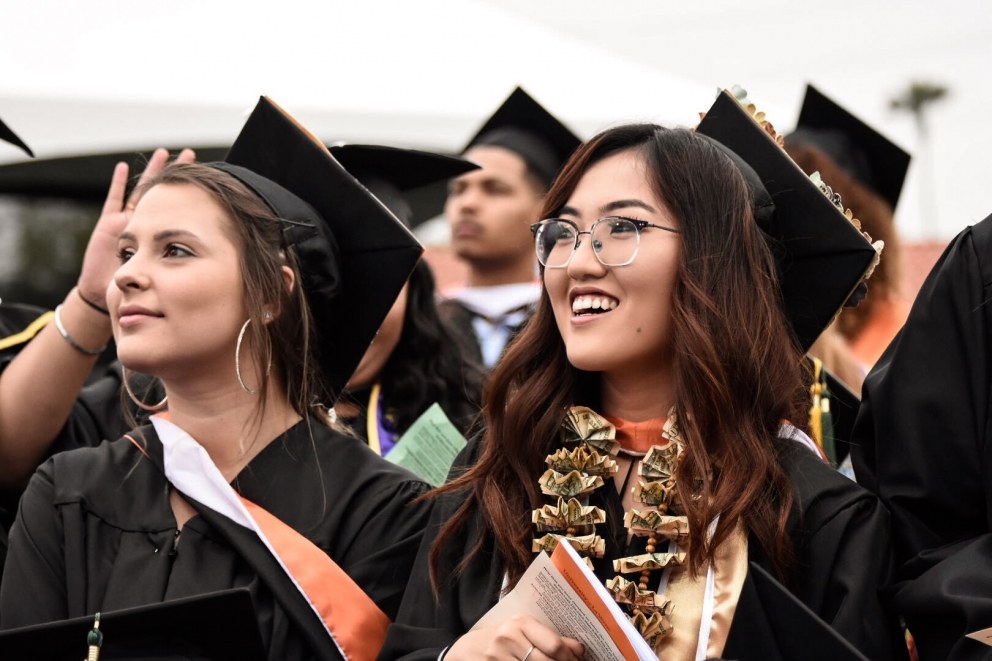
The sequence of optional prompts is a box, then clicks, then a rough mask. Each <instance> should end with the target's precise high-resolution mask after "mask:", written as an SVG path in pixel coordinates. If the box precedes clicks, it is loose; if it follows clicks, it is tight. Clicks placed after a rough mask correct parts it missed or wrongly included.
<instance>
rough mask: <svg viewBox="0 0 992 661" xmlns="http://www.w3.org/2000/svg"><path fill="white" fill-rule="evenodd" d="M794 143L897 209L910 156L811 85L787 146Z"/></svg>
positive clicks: (787, 140)
mask: <svg viewBox="0 0 992 661" xmlns="http://www.w3.org/2000/svg"><path fill="white" fill-rule="evenodd" d="M793 142H795V143H799V144H801V143H809V144H812V145H813V146H814V147H817V148H819V149H820V150H821V151H823V152H824V153H825V154H826V155H827V156H829V157H830V158H831V159H833V161H834V162H835V163H837V165H839V166H840V167H841V168H843V169H844V170H845V171H847V173H848V174H850V175H851V176H852V177H854V178H855V179H857V180H858V181H859V182H861V183H862V184H863V185H865V186H867V187H868V188H870V189H871V190H873V191H875V192H876V193H878V194H879V195H880V196H882V198H883V199H885V201H886V202H888V203H889V206H891V207H892V208H893V209H895V208H896V203H898V202H899V194H900V193H901V192H902V185H903V182H904V181H905V180H906V171H907V170H908V169H909V160H910V157H909V154H908V153H906V152H905V151H904V150H903V149H902V148H900V147H899V146H898V145H896V144H895V143H893V142H892V141H891V140H889V139H888V138H886V137H885V136H884V135H882V134H881V133H879V132H878V131H876V130H875V129H873V128H872V127H870V126H868V125H867V124H865V123H864V122H863V121H861V120H860V119H858V118H857V117H855V116H854V115H852V114H851V113H849V112H848V111H847V110H845V109H844V108H842V107H841V106H840V105H838V104H837V103H835V102H834V101H833V100H831V99H830V98H828V97H827V96H826V95H824V94H823V93H822V92H820V90H818V89H816V88H815V87H813V86H812V85H807V86H806V97H805V98H804V99H803V107H802V110H800V112H799V121H798V122H797V124H796V130H795V132H793V133H792V134H791V135H789V136H788V137H787V138H786V143H789V144H791V143H793Z"/></svg>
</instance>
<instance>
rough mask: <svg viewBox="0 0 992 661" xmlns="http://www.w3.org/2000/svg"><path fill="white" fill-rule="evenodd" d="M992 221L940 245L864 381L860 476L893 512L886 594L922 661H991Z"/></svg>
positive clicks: (858, 430) (857, 441) (855, 455)
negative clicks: (976, 636)
mask: <svg viewBox="0 0 992 661" xmlns="http://www.w3.org/2000/svg"><path fill="white" fill-rule="evenodd" d="M990 250H992V216H990V217H989V218H986V219H985V220H984V221H982V222H981V223H979V224H977V225H975V226H974V227H971V228H968V229H966V230H964V231H963V232H962V233H961V234H959V235H958V236H957V238H955V240H954V241H953V242H952V243H951V245H950V246H949V247H948V248H947V250H946V251H945V253H944V255H943V256H942V257H941V259H940V261H938V262H937V265H936V266H935V267H934V269H933V271H931V273H930V275H929V276H928V278H927V280H926V282H925V283H924V285H923V288H922V289H921V290H920V293H919V295H918V296H917V299H916V302H915V304H914V305H913V308H912V311H911V312H910V315H909V318H908V320H907V322H906V325H905V326H904V328H903V330H902V331H901V332H900V334H899V335H898V336H897V337H896V339H895V340H894V341H893V343H892V344H891V345H890V346H889V348H888V349H887V350H886V352H885V353H884V354H883V355H882V358H881V359H880V360H879V362H878V364H877V365H876V366H875V368H874V369H873V370H872V372H871V373H870V374H869V375H868V378H867V380H866V382H865V387H864V399H863V404H862V408H861V411H860V413H859V416H858V420H857V422H856V425H855V430H854V437H853V444H854V446H853V448H852V459H853V461H854V467H855V472H856V473H857V477H858V480H859V481H860V482H861V483H862V484H864V485H865V486H866V487H868V488H869V489H871V490H873V491H875V492H876V493H877V494H878V495H879V497H880V498H881V499H882V501H883V502H884V503H885V504H886V506H887V507H888V508H889V509H890V510H891V512H892V519H893V525H892V530H893V537H894V547H895V556H896V562H897V570H896V578H895V582H894V584H893V586H892V589H891V592H892V597H893V602H894V605H895V608H896V609H897V611H898V612H899V613H900V614H901V615H902V616H903V617H904V618H905V620H906V623H907V625H908V627H909V630H910V631H911V632H912V634H913V636H914V638H915V639H916V644H917V648H918V650H919V652H920V658H921V659H924V660H926V659H978V658H987V657H988V655H989V648H988V647H986V646H984V645H982V644H980V643H977V642H975V641H971V640H969V639H965V638H964V636H965V634H967V633H970V632H972V631H975V630H977V629H982V628H985V627H989V626H992V530H990V520H992V519H990V516H992V513H990V505H992V478H989V477H987V476H990V475H992V443H990V442H989V441H990V439H992V435H990V429H989V424H990V421H989V397H990V392H992V390H990V377H992V369H990V367H992V366H990V358H992V356H990V350H989V349H990V335H989V333H990V331H992V319H990V315H992V305H990V283H992V252H990Z"/></svg>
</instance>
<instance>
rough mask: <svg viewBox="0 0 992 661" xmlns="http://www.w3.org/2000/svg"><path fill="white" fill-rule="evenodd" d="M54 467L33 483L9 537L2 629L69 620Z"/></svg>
mask: <svg viewBox="0 0 992 661" xmlns="http://www.w3.org/2000/svg"><path fill="white" fill-rule="evenodd" d="M51 468H52V462H50V461H49V462H46V463H45V464H43V465H42V467H41V468H40V469H39V470H38V471H37V472H36V473H35V474H34V476H33V477H32V478H31V481H30V483H29V484H28V487H27V490H26V491H25V492H24V496H23V497H22V498H21V501H20V505H19V507H18V513H17V522H16V523H15V524H14V527H13V528H12V529H11V532H10V539H11V546H10V552H9V554H8V556H7V562H6V564H5V565H4V571H3V582H2V584H0V627H2V628H4V629H11V628H14V627H18V626H23V625H27V624H35V623H37V622H49V621H52V620H61V619H64V618H66V617H69V613H67V612H66V591H67V589H68V588H67V585H66V567H65V553H64V548H63V544H62V540H63V532H62V522H61V519H60V518H59V516H58V512H57V508H56V506H55V485H54V482H53V480H52V472H51ZM25 595H31V598H30V599H25V598H24V596H25Z"/></svg>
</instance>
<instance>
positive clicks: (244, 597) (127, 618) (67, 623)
mask: <svg viewBox="0 0 992 661" xmlns="http://www.w3.org/2000/svg"><path fill="white" fill-rule="evenodd" d="M206 623H209V624H208V625H206V626H205V624H206ZM93 624H94V616H92V615H90V616H86V617H77V618H73V619H71V620H60V621H58V622H49V623H46V624H37V625H32V626H27V627H21V628H18V629H10V630H7V631H0V650H2V653H3V658H5V659H36V660H39V661H41V660H45V661H63V660H65V661H79V660H80V659H85V658H86V657H87V649H88V642H89V633H90V631H91V630H93ZM99 632H100V634H102V644H101V647H100V659H101V660H106V661H111V660H118V659H142V660H144V661H151V660H154V659H196V660H204V661H205V660H207V659H211V660H217V661H221V660H223V659H239V660H240V659H243V660H246V661H256V660H257V661H263V660H264V659H266V658H267V655H266V653H265V649H264V647H263V645H262V637H261V634H260V633H259V630H258V619H257V617H256V615H255V608H254V606H253V605H252V601H251V593H250V592H249V591H248V590H247V589H246V588H237V589H233V590H223V591H220V592H213V593H209V594H205V595H197V596H195V597H186V598H183V599H175V600H171V601H164V602H161V603H157V604H150V605H147V606H138V607H136V608H126V609H123V610H117V611H108V612H106V613H101V614H100V627H99Z"/></svg>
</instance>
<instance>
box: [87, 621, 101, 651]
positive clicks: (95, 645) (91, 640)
mask: <svg viewBox="0 0 992 661" xmlns="http://www.w3.org/2000/svg"><path fill="white" fill-rule="evenodd" d="M86 644H87V645H88V646H89V651H88V652H87V654H86V661H100V648H101V647H102V646H103V632H101V631H100V613H99V612H97V614H96V615H94V616H93V628H92V629H90V632H89V633H88V634H86Z"/></svg>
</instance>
